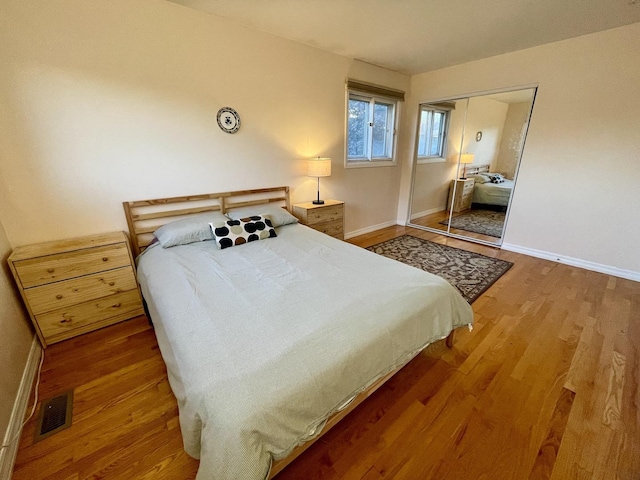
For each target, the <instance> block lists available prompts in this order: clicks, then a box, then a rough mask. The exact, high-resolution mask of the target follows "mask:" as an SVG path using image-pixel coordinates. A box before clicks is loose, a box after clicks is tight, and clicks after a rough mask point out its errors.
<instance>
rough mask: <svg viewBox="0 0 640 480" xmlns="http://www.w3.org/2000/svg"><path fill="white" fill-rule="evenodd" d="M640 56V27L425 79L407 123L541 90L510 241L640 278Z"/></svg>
mask: <svg viewBox="0 0 640 480" xmlns="http://www.w3.org/2000/svg"><path fill="white" fill-rule="evenodd" d="M638 52H640V23H636V24H633V25H629V26H626V27H622V28H617V29H613V30H608V31H605V32H601V33H597V34H593V35H587V36H583V37H579V38H575V39H571V40H566V41H563V42H557V43H553V44H549V45H544V46H541V47H536V48H532V49H528V50H523V51H519V52H515V53H511V54H506V55H500V56H497V57H492V58H488V59H485V60H480V61H477V62H470V63H466V64H463V65H459V66H456V67H451V68H446V69H442V70H437V71H434V72H430V73H425V74H421V75H416V76H414V77H412V79H411V80H412V81H411V96H410V97H409V99H408V101H407V115H408V117H407V118H409V119H415V118H417V105H418V103H419V102H422V101H428V100H433V99H438V98H446V97H453V96H458V95H465V94H472V93H476V92H482V91H490V90H496V89H500V88H505V87H515V86H520V85H531V84H539V89H538V92H537V96H536V101H535V106H534V109H533V116H532V120H531V124H530V128H529V134H528V137H527V142H526V145H525V149H524V153H523V156H522V162H521V166H520V170H519V176H518V182H517V185H516V189H515V191H514V195H513V204H512V209H511V215H510V217H509V221H508V223H507V227H506V233H505V238H504V241H505V243H508V244H510V245H515V246H519V247H521V248H526V249H531V250H538V251H541V252H550V253H553V254H557V255H559V256H566V257H570V258H574V259H579V260H581V261H584V262H592V263H595V264H599V265H604V266H608V267H612V268H614V269H621V270H626V271H631V272H636V273H640V255H638V239H639V238H640V195H638V179H639V178H640V161H639V159H640V122H639V118H640V117H639V116H638V115H639V113H638V112H640V81H638V79H639V78H640V55H638ZM413 121H414V126H413V127H411V128H409V129H408V130H407V133H406V135H405V137H403V141H404V142H405V145H408V146H411V148H406V149H405V150H406V151H407V156H406V157H405V158H404V159H403V167H404V169H403V178H402V196H401V202H400V205H399V209H398V214H399V218H402V219H404V218H406V216H405V215H406V208H407V207H406V205H407V201H408V198H407V197H408V191H409V188H408V185H409V180H410V177H411V158H412V154H413V147H412V146H413V141H414V136H415V120H413ZM409 150H410V151H409Z"/></svg>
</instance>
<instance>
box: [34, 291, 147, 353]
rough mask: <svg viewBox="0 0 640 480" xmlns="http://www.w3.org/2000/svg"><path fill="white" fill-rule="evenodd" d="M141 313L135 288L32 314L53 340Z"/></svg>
mask: <svg viewBox="0 0 640 480" xmlns="http://www.w3.org/2000/svg"><path fill="white" fill-rule="evenodd" d="M141 313H142V307H141V304H140V297H139V295H138V290H137V289H136V290H129V291H128V292H122V293H118V294H116V295H110V296H108V297H104V298H100V299H98V300H93V301H89V302H84V303H79V304H76V305H71V306H69V307H68V308H60V309H58V310H53V311H51V312H46V313H43V314H40V315H35V318H36V321H37V322H38V325H39V327H40V330H41V331H42V334H43V335H44V337H45V338H47V340H48V341H49V343H52V342H55V341H59V340H62V339H64V338H68V337H73V336H76V335H78V334H79V333H83V331H89V330H95V329H96V328H98V327H100V326H105V325H109V324H111V323H116V322H119V321H120V320H124V319H126V318H131V317H133V316H135V315H139V314H141Z"/></svg>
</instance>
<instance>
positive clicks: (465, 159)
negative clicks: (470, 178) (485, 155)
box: [460, 153, 475, 180]
mask: <svg viewBox="0 0 640 480" xmlns="http://www.w3.org/2000/svg"><path fill="white" fill-rule="evenodd" d="M474 156H475V155H474V154H473V153H463V154H462V155H460V163H462V164H464V173H463V174H462V177H460V180H466V179H467V165H468V164H470V163H473V157H474Z"/></svg>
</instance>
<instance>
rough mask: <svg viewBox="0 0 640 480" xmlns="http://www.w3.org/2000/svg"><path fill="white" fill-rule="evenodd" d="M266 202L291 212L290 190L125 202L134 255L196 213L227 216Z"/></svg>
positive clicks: (209, 194)
mask: <svg viewBox="0 0 640 480" xmlns="http://www.w3.org/2000/svg"><path fill="white" fill-rule="evenodd" d="M266 203H276V204H280V205H281V206H282V207H284V208H286V209H287V210H288V211H291V203H290V200H289V187H273V188H259V189H255V190H238V191H235V192H221V193H203V194H200V195H188V196H185V197H170V198H155V199H153V200H136V201H133V202H122V206H123V208H124V214H125V217H126V218H127V225H128V226H129V235H130V237H131V242H132V243H133V252H134V254H135V256H138V255H140V254H141V253H142V252H143V251H144V249H145V248H147V247H148V246H149V244H150V243H151V242H152V241H153V238H154V237H153V232H155V231H156V230H157V229H158V228H159V227H161V226H162V225H164V224H166V223H169V222H173V221H174V220H178V219H180V218H183V217H185V216H188V215H193V214H196V213H203V212H221V213H227V211H228V210H229V209H231V208H238V207H246V206H249V205H263V204H266Z"/></svg>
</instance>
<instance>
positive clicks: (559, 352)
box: [13, 227, 640, 480]
mask: <svg viewBox="0 0 640 480" xmlns="http://www.w3.org/2000/svg"><path fill="white" fill-rule="evenodd" d="M404 233H410V234H412V235H415V236H419V237H422V238H426V239H429V240H434V241H438V242H440V243H445V244H448V245H451V246H454V247H461V248H465V249H467V250H472V251H475V252H478V253H483V254H485V255H489V256H494V257H499V258H502V259H505V260H509V261H511V262H514V266H513V268H511V270H509V271H508V272H507V273H506V274H505V275H504V276H503V277H502V278H501V279H500V280H498V282H497V283H496V284H494V285H493V286H492V287H491V288H490V289H489V290H487V292H485V293H484V294H483V295H482V296H481V297H480V298H479V299H478V300H476V301H475V302H474V304H473V310H474V312H475V319H476V323H475V328H474V329H473V331H472V332H469V331H467V330H466V329H461V330H459V332H458V333H457V335H456V340H455V344H454V346H453V348H452V349H450V350H449V349H447V348H446V347H445V345H444V342H439V343H437V344H434V345H432V346H430V347H429V348H428V349H427V350H426V351H425V352H423V353H422V354H421V355H419V356H418V357H416V358H415V359H414V360H413V361H411V362H410V363H409V364H408V365H407V366H406V367H405V368H404V369H402V370H401V371H400V372H399V373H398V374H397V375H396V376H395V377H393V378H392V379H391V380H390V381H389V382H387V383H386V384H385V385H384V386H383V387H381V388H380V389H379V390H378V391H377V392H376V393H374V394H373V395H372V396H371V397H370V398H369V399H368V400H366V401H365V402H364V403H363V404H362V405H360V406H359V407H358V408H357V409H356V410H354V412H352V413H351V414H350V415H349V416H347V417H346V418H345V419H344V420H343V421H342V422H340V423H339V424H338V425H337V426H336V427H334V428H333V429H332V430H331V431H329V432H328V433H327V434H326V435H325V436H324V437H323V438H322V439H320V440H319V441H318V442H316V443H315V444H314V445H313V446H312V447H311V448H309V450H307V452H305V453H304V454H303V455H302V456H301V457H299V458H298V459H296V460H295V461H294V462H293V463H292V464H291V465H289V466H288V467H287V468H286V469H285V470H284V471H283V472H282V473H280V474H279V475H278V477H277V478H278V479H280V480H285V479H287V480H288V479H319V478H322V479H342V478H344V479H365V480H375V479H382V478H394V479H430V478H433V479H455V480H460V479H486V480H503V479H546V478H550V479H554V480H560V479H609V478H610V479H619V480H637V479H639V478H640V410H639V405H640V390H639V388H638V385H639V384H640V355H639V348H638V347H639V345H640V283H636V282H632V281H628V280H623V279H620V278H615V277H611V276H607V275H603V274H599V273H594V272H590V271H587V270H582V269H579V268H574V267H570V266H566V265H561V264H557V263H553V262H549V261H544V260H540V259H535V258H532V257H527V256H523V255H519V254H516V253H512V252H505V251H501V250H498V249H493V248H490V247H485V246H482V245H476V244H471V243H467V242H463V241H459V240H455V239H448V238H446V237H442V236H438V235H435V234H431V233H427V232H422V231H419V230H416V229H410V228H406V227H390V228H387V229H384V230H381V231H378V232H374V233H371V234H368V235H364V236H361V237H358V238H355V239H352V240H351V242H352V243H355V244H357V245H360V246H365V247H366V246H369V245H373V244H375V243H378V242H380V241H384V240H387V239H389V238H392V237H395V236H398V235H402V234H404ZM70 388H74V389H75V403H74V418H73V425H72V426H71V427H70V428H69V429H67V430H64V431H62V432H60V433H57V434H55V435H53V436H51V437H49V438H47V439H45V440H43V441H41V442H39V443H36V444H32V441H33V433H34V426H33V422H30V423H29V424H27V426H26V428H25V431H24V433H23V435H22V439H21V443H20V449H19V452H18V458H17V462H16V467H15V472H14V477H13V478H14V479H15V480H22V479H29V480H33V479H84V478H108V479H132V478H153V479H188V478H194V476H195V472H196V470H197V466H198V462H197V461H196V460H193V459H191V458H189V457H188V456H187V455H186V454H185V453H184V452H183V450H182V442H181V436H180V429H179V425H178V417H177V406H176V402H175V399H174V397H173V395H172V393H171V390H170V388H169V385H168V382H167V378H166V373H165V367H164V363H163V361H162V358H161V357H160V354H159V351H158V347H157V344H156V341H155V336H154V333H153V330H151V329H150V327H149V326H148V324H147V321H146V319H145V318H144V317H139V318H136V319H133V320H130V321H127V322H124V323H121V324H118V325H115V326H112V327H108V328H105V329H102V330H99V331H96V332H92V333H89V334H86V335H83V336H81V337H77V338H75V339H72V340H68V341H66V342H63V343H60V344H55V345H52V346H51V347H49V348H48V349H47V350H46V358H45V362H44V369H43V372H42V383H41V388H40V394H41V397H43V398H46V397H50V396H52V395H54V394H56V393H59V392H64V391H66V390H69V389H70Z"/></svg>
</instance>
